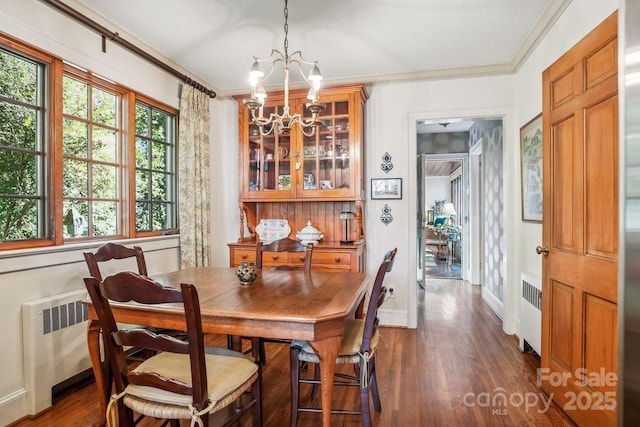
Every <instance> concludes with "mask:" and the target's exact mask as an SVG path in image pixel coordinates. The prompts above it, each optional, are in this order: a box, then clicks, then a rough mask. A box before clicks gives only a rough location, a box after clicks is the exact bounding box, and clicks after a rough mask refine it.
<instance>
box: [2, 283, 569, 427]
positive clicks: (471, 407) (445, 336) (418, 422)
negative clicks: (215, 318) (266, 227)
mask: <svg viewBox="0 0 640 427" xmlns="http://www.w3.org/2000/svg"><path fill="white" fill-rule="evenodd" d="M418 298H419V310H418V312H419V322H418V328H417V329H415V330H412V329H403V328H381V334H382V337H383V339H382V341H381V344H380V347H379V352H378V355H377V368H378V380H379V385H380V394H381V400H382V411H381V412H380V413H377V412H375V411H374V415H373V421H374V425H378V426H393V427H405V426H516V425H517V426H562V425H569V426H570V425H573V424H572V423H571V422H570V421H569V419H568V418H567V417H566V415H565V414H564V413H563V412H562V411H560V410H559V409H558V407H557V406H555V405H553V404H551V405H550V407H548V408H546V407H545V405H544V404H543V403H542V399H543V398H544V399H545V401H546V399H547V398H546V396H544V395H543V394H542V391H541V389H540V388H539V387H538V386H537V385H536V367H537V366H538V364H539V358H538V357H537V356H536V355H534V354H526V353H521V352H520V351H519V350H518V347H517V339H516V338H515V337H511V336H507V335H505V334H504V333H503V332H502V324H501V321H500V320H499V319H498V318H497V316H496V315H495V314H494V313H493V312H492V311H491V310H490V309H489V308H488V307H487V306H486V305H485V304H484V303H483V302H482V300H481V296H480V288H479V287H474V286H471V285H469V284H468V283H467V282H465V281H462V280H451V279H428V280H427V281H426V284H425V289H421V290H420V291H419V294H418ZM209 338H210V342H211V343H215V344H218V345H222V344H223V343H224V337H209ZM267 354H268V363H267V365H266V366H265V369H264V372H263V412H264V423H263V424H264V425H265V426H269V427H276V426H277V427H280V426H286V425H288V423H289V413H290V410H289V365H288V363H289V352H288V348H287V347H286V346H285V345H282V344H272V343H269V344H267ZM341 389H345V388H344V387H342V388H341ZM301 392H302V393H303V394H304V395H305V396H308V394H307V393H306V392H305V389H302V390H301ZM95 393H96V389H95V385H94V384H93V383H91V384H89V385H88V386H86V387H84V388H82V389H80V390H77V391H75V392H73V393H71V394H69V395H68V396H66V397H64V398H62V399H61V400H60V401H59V402H58V403H57V404H56V405H55V406H54V407H53V408H52V409H50V410H49V411H47V412H46V413H44V414H42V415H41V416H40V417H38V418H36V419H32V420H23V421H21V422H19V423H16V424H14V426H16V427H17V426H20V427H26V426H65V427H69V426H83V427H85V426H91V425H94V423H95V421H96V420H97V419H98V414H97V411H98V405H97V403H96V401H95ZM306 398H307V399H308V397H306ZM501 398H506V403H505V401H504V400H503V399H501ZM358 401H359V399H358V392H357V389H355V388H351V387H350V388H346V390H336V392H335V393H334V405H335V406H357V405H358ZM526 402H529V404H530V405H531V406H529V407H527V406H526ZM503 403H504V404H503ZM534 403H535V404H534ZM320 418H321V417H320V415H319V414H307V413H305V414H301V416H300V421H299V423H298V425H299V426H316V425H320V424H321V419H320ZM159 425H160V422H159V421H157V420H143V422H141V423H140V424H139V426H141V427H144V426H159ZM182 425H183V426H188V425H189V424H188V423H187V422H184V423H183V424H182ZM211 425H213V426H217V425H219V417H218V416H214V417H212V423H211ZM242 425H243V426H249V425H251V424H250V420H249V419H246V420H244V422H243V424H242ZM332 425H334V426H341V427H346V426H349V427H351V426H359V425H361V424H360V417H359V416H351V415H349V416H345V415H334V416H333V423H332Z"/></svg>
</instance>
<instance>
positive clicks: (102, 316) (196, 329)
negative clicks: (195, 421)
mask: <svg viewBox="0 0 640 427" xmlns="http://www.w3.org/2000/svg"><path fill="white" fill-rule="evenodd" d="M84 282H85V286H86V287H87V290H88V292H89V296H90V297H91V301H92V303H93V306H94V308H95V310H96V314H97V316H98V320H99V322H100V326H101V328H102V331H103V337H104V341H105V348H106V350H107V352H108V358H109V361H110V363H111V366H112V369H113V372H114V373H115V375H114V383H115V388H116V392H117V393H121V392H122V391H123V390H124V389H125V388H126V387H127V385H128V384H137V385H141V386H149V387H155V388H160V389H164V390H167V391H170V392H174V393H178V394H183V395H191V396H193V405H194V407H195V408H197V409H199V410H201V409H203V408H204V407H206V405H207V404H208V397H207V396H208V390H207V372H206V365H205V351H204V335H203V333H202V320H201V315H200V302H199V299H198V293H197V291H196V288H195V287H194V286H193V285H191V284H186V283H183V284H181V285H180V287H181V290H177V289H173V288H166V287H164V286H163V285H162V284H160V283H158V282H155V281H154V280H152V279H150V278H148V277H144V276H142V275H139V274H136V273H134V272H130V271H123V272H120V273H117V274H114V275H112V276H108V277H107V278H105V279H104V281H100V280H98V279H97V278H95V277H91V278H85V279H84ZM110 300H111V301H116V302H129V301H135V302H137V303H139V304H151V305H153V304H164V303H183V304H184V313H185V321H186V325H187V336H188V340H186V341H183V340H180V339H177V338H174V337H171V336H168V335H164V334H155V333H153V332H150V331H149V330H147V329H132V330H119V329H118V326H117V323H116V321H115V318H114V315H113V311H112V309H111V304H110V302H109V301H110ZM125 346H132V347H142V348H145V349H148V350H151V351H154V352H160V351H166V352H173V353H180V354H189V357H190V360H191V379H192V383H191V384H192V385H191V386H189V385H187V384H184V383H178V382H176V381H175V380H173V381H172V380H169V379H167V378H165V377H162V376H161V375H159V374H156V373H150V372H142V373H134V372H132V369H133V367H130V365H128V364H127V362H126V360H125V354H124V349H123V347H125Z"/></svg>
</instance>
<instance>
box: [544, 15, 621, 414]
mask: <svg viewBox="0 0 640 427" xmlns="http://www.w3.org/2000/svg"><path fill="white" fill-rule="evenodd" d="M616 37H617V14H616V13H614V14H613V15H611V16H610V17H609V18H607V19H606V20H605V21H604V22H603V23H602V24H601V25H599V26H598V27H597V28H596V29H595V30H594V31H592V32H591V33H590V34H588V35H587V36H586V37H585V38H584V39H583V40H581V41H580V42H578V44H577V45H576V46H574V47H573V48H572V49H570V50H569V51H568V52H567V53H566V54H565V55H563V56H562V57H561V58H560V59H558V61H556V62H555V63H554V64H552V65H551V66H550V67H549V68H547V69H546V70H545V71H544V73H543V174H544V178H543V179H544V181H543V192H544V196H543V203H544V213H543V224H542V234H543V244H545V245H547V246H548V247H549V251H548V254H547V255H546V256H544V257H543V260H542V295H543V297H542V300H543V306H542V354H541V367H542V371H541V372H542V373H543V374H544V373H548V374H549V375H546V376H545V375H542V376H541V380H542V388H543V389H544V390H545V391H546V392H547V393H548V394H549V395H551V396H552V397H553V400H554V401H555V402H556V403H557V404H558V405H559V406H560V407H561V408H562V409H563V410H564V411H565V412H566V413H567V414H568V415H569V416H570V417H571V418H573V419H574V420H575V421H576V422H577V423H578V424H579V425H598V426H607V425H615V421H616V412H615V406H616V405H615V403H616V397H615V390H616V381H615V376H616V373H617V362H616V360H617V359H616V358H617V354H616V353H617V341H616V340H617V335H618V331H617V328H618V325H617V300H618V291H617V289H618V286H617V282H618V279H617V273H618V265H617V259H618V184H617V182H618V181H617V177H618V141H617V138H618V107H617V103H618V97H617V74H616V73H617V42H616ZM559 378H560V379H561V380H560V381H558V379H559ZM612 378H613V379H612Z"/></svg>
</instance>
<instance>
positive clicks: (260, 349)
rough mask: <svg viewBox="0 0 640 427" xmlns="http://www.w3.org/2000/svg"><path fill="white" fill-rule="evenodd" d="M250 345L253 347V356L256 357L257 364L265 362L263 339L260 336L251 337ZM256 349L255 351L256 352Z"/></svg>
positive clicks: (264, 363)
mask: <svg viewBox="0 0 640 427" xmlns="http://www.w3.org/2000/svg"><path fill="white" fill-rule="evenodd" d="M251 346H252V348H253V358H254V359H256V356H257V359H256V360H257V361H258V364H259V365H266V364H267V354H266V352H265V350H264V340H263V339H262V338H252V339H251ZM256 351H257V353H256Z"/></svg>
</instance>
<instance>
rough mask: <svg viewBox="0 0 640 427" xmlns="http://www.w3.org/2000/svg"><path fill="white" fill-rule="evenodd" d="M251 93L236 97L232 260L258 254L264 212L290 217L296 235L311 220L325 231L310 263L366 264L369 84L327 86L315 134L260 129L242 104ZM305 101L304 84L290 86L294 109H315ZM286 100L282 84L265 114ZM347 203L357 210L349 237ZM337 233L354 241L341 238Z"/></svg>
mask: <svg viewBox="0 0 640 427" xmlns="http://www.w3.org/2000/svg"><path fill="white" fill-rule="evenodd" d="M247 97H248V96H246V95H245V96H236V97H235V99H236V100H237V101H238V104H239V107H238V116H239V140H240V153H239V162H240V165H239V170H240V197H239V209H240V237H239V238H238V241H237V242H236V243H229V245H228V246H229V249H230V263H231V266H232V267H235V266H237V265H238V264H239V263H240V262H242V261H255V245H256V242H257V239H259V236H258V234H257V233H256V226H258V224H259V223H260V220H262V219H286V220H287V222H288V224H289V226H290V227H291V232H290V233H289V237H290V238H292V239H295V238H296V233H297V232H298V231H300V230H302V229H303V228H304V227H306V225H307V221H311V223H312V224H313V226H314V227H315V228H317V229H318V230H320V231H321V232H322V233H323V235H324V237H323V238H322V239H321V240H320V242H319V243H318V244H317V245H315V247H314V250H313V269H318V270H343V271H353V272H363V271H364V268H365V267H364V263H365V254H364V250H365V238H364V229H363V217H362V212H363V206H362V205H363V202H364V200H365V186H364V162H363V161H364V103H365V102H366V100H367V97H368V94H367V91H366V89H365V87H364V85H362V84H352V85H343V86H334V87H329V88H323V89H322V92H321V99H320V101H321V102H323V103H324V104H325V105H326V108H325V110H324V111H323V112H322V113H321V114H320V117H319V119H320V121H321V124H320V125H319V126H318V127H317V128H316V131H315V133H314V134H313V135H312V136H305V135H304V134H303V133H302V132H301V130H300V129H299V128H298V127H296V126H293V127H292V129H291V130H290V131H288V132H283V131H282V130H278V129H276V130H275V131H274V132H271V133H269V134H268V135H261V134H260V131H259V129H258V126H256V125H254V124H253V123H252V122H251V120H250V117H251V115H250V112H249V110H248V108H246V107H244V105H243V104H242V99H244V98H247ZM306 102H308V101H307V90H291V91H290V93H289V104H290V109H291V113H292V114H293V113H301V114H302V115H303V117H305V118H308V117H311V113H310V112H309V111H306V108H305V103H306ZM283 104H284V94H283V93H282V92H280V93H274V94H271V93H270V94H269V97H268V98H267V102H266V103H265V106H264V116H266V117H268V116H269V114H270V113H271V112H274V111H277V113H279V114H281V113H282V109H283ZM344 211H349V212H353V213H354V214H355V219H354V220H351V221H350V222H351V223H350V224H349V236H348V239H345V220H341V219H340V213H341V212H344ZM247 230H248V233H247ZM340 240H353V243H349V244H341V243H340ZM280 256H281V257H282V255H280ZM285 257H286V255H285ZM287 262H291V260H285V259H283V258H280V259H278V258H277V255H276V254H274V255H273V258H272V259H270V262H269V264H270V265H274V264H275V265H277V264H278V263H287ZM297 262H300V264H302V261H300V260H299V259H298V260H297Z"/></svg>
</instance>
